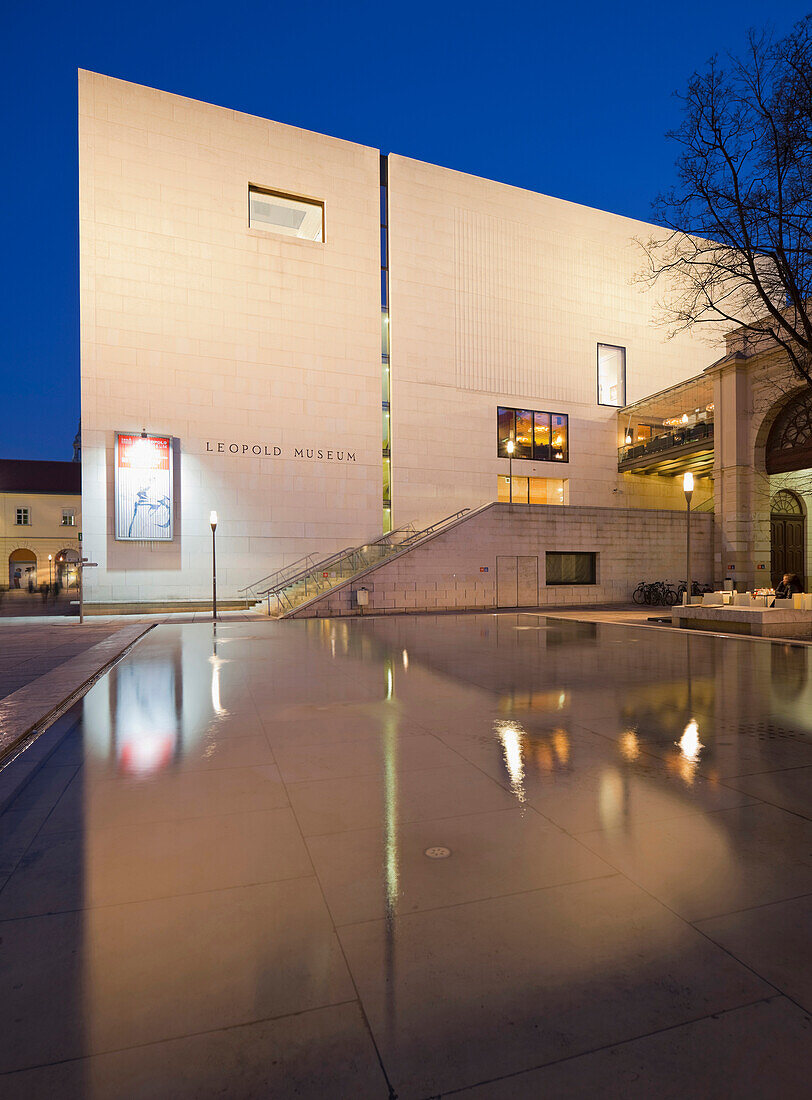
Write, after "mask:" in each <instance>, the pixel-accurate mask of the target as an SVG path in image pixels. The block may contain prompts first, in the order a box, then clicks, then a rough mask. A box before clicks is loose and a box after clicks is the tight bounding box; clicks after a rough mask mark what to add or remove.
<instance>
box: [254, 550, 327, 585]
mask: <svg viewBox="0 0 812 1100" xmlns="http://www.w3.org/2000/svg"><path fill="white" fill-rule="evenodd" d="M314 557H315V554H304V555H303V556H302V557H301V558H297V559H296V561H292V562H288V564H287V565H283V566H281V567H280V568H279V569H276V570H274V572H273V573H269V574H268V575H267V576H266V577H260V579H259V580H258V581H254V583H253V584H247V585H246V586H245V588H240V589H239V591H240V592H251V590H252V589H254V588H259V586H260V585H261V584H265V582H266V581H270V580H272V579H276V578H280V579H281V574H282V573H285V572H287V570H289V569H293V567H294V566H301V564H302V562H309V563H310V564H311V565H312V564H313V563H312V560H311V559H312V558H314ZM266 591H267V590H266Z"/></svg>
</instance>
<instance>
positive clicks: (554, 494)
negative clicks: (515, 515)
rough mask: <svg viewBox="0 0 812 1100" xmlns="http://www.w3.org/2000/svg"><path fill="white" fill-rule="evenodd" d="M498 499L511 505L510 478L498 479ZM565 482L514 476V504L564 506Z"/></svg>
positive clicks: (500, 477) (547, 478) (555, 479)
mask: <svg viewBox="0 0 812 1100" xmlns="http://www.w3.org/2000/svg"><path fill="white" fill-rule="evenodd" d="M496 499H497V500H499V501H501V502H502V503H503V504H508V503H510V477H505V476H504V475H503V474H500V475H499V477H498V478H497V495H496ZM564 503H565V500H564V482H563V481H561V480H560V479H559V478H554V477H517V476H516V475H515V474H514V475H513V504H564Z"/></svg>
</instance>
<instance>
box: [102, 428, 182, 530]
mask: <svg viewBox="0 0 812 1100" xmlns="http://www.w3.org/2000/svg"><path fill="white" fill-rule="evenodd" d="M115 463H116V484H115V494H116V538H117V539H124V540H128V539H129V540H133V541H134V540H138V541H139V542H142V541H148V542H169V541H171V539H172V440H171V439H169V438H167V437H166V436H162V435H124V434H123V433H122V432H116V457H115Z"/></svg>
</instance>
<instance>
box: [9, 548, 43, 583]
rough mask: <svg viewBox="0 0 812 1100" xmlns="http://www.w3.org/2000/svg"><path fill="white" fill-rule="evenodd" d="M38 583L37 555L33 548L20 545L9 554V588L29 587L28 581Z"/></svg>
mask: <svg viewBox="0 0 812 1100" xmlns="http://www.w3.org/2000/svg"><path fill="white" fill-rule="evenodd" d="M29 581H31V582H32V583H33V584H34V586H36V583H37V555H36V554H35V553H34V551H33V550H28V549H26V548H25V547H20V548H19V549H17V550H12V551H11V553H10V554H9V556H8V586H9V588H28V582H29Z"/></svg>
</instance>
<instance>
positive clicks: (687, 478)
mask: <svg viewBox="0 0 812 1100" xmlns="http://www.w3.org/2000/svg"><path fill="white" fill-rule="evenodd" d="M682 489H683V492H684V493H685V506H686V516H687V522H686V526H685V572H686V578H685V596H684V600H685V603H686V604H690V602H691V589H692V587H693V586H692V584H691V497H692V496H693V495H694V475H693V474H692V473H690V472H689V473H687V474H683V475H682Z"/></svg>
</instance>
